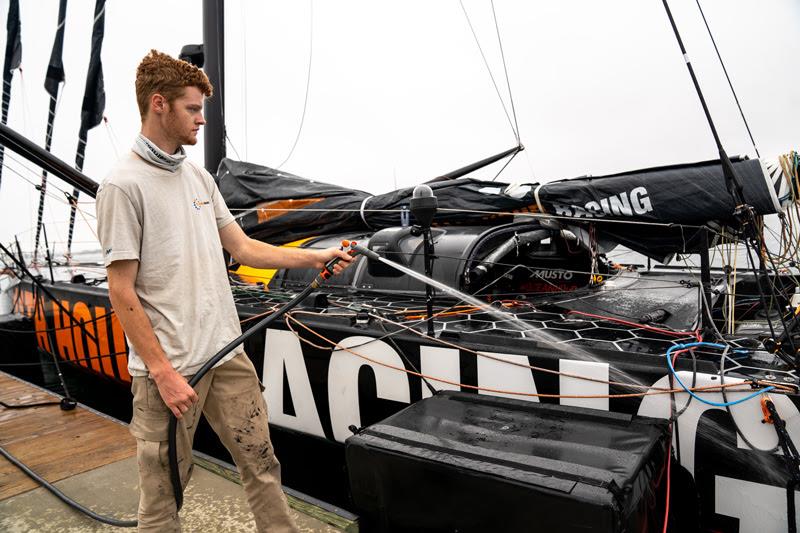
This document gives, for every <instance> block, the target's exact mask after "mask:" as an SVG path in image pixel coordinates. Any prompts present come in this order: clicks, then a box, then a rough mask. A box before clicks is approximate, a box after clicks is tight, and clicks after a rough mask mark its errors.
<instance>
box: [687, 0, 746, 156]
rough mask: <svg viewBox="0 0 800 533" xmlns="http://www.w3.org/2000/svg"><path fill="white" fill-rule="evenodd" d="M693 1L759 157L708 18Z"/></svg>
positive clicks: (698, 0)
mask: <svg viewBox="0 0 800 533" xmlns="http://www.w3.org/2000/svg"><path fill="white" fill-rule="evenodd" d="M695 2H696V3H697V9H699V10H700V16H701V17H703V22H704V23H705V25H706V30H708V36H709V37H710V38H711V43H712V44H713V45H714V51H715V52H717V58H719V64H720V65H721V66H722V71H723V72H724V73H725V79H727V80H728V86H729V87H730V88H731V92H732V93H733V99H734V100H736V107H738V108H739V114H740V115H741V116H742V121H743V122H744V127H745V128H747V135H749V136H750V142H751V143H753V149H754V150H755V151H756V156H757V157H758V158H759V159H760V158H761V154H759V153H758V147H757V146H756V141H755V139H753V133H752V132H751V131H750V125H749V124H748V123H747V119H746V118H745V117H744V111H743V110H742V105H741V104H740V103H739V97H738V96H737V95H736V91H735V90H734V89H733V83H732V82H731V77H730V76H728V69H727V68H725V63H724V62H723V61H722V56H721V55H720V53H719V48H717V41H716V40H715V39H714V35H713V34H712V33H711V28H710V27H709V26H708V20H706V14H705V13H704V12H703V8H702V7H701V6H700V0H695Z"/></svg>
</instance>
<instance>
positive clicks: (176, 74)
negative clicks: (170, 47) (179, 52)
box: [136, 50, 214, 120]
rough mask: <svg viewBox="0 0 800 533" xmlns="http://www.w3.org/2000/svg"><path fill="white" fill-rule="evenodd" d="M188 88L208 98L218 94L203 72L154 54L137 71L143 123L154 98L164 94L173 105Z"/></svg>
mask: <svg viewBox="0 0 800 533" xmlns="http://www.w3.org/2000/svg"><path fill="white" fill-rule="evenodd" d="M186 87H197V88H198V89H200V92H202V93H203V94H204V95H205V96H206V97H210V96H211V95H212V94H214V88H213V87H212V86H211V82H210V81H208V76H206V73H205V72H203V71H202V70H201V69H199V68H197V67H196V66H194V65H192V64H191V63H188V62H186V61H182V60H180V59H175V58H174V57H172V56H170V55H168V54H165V53H163V52H159V51H158V50H150V53H149V54H147V55H146V56H144V59H142V61H141V62H140V63H139V66H138V67H137V68H136V103H137V104H138V105H139V115H141V117H142V120H144V118H145V117H146V116H147V112H148V111H149V109H150V97H151V96H152V95H154V94H156V93H157V94H160V95H162V96H163V97H164V98H166V99H167V102H170V103H171V102H172V101H174V100H175V99H176V98H178V97H179V96H181V95H182V94H183V89H184V88H186Z"/></svg>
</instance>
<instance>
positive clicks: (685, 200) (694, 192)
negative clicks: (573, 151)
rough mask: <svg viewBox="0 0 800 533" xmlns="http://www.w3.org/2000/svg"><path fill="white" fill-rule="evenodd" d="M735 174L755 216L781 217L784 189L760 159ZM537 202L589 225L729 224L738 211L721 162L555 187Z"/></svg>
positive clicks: (741, 164)
mask: <svg viewBox="0 0 800 533" xmlns="http://www.w3.org/2000/svg"><path fill="white" fill-rule="evenodd" d="M733 168H734V171H735V172H736V174H737V176H738V177H739V180H740V181H741V183H742V185H743V187H744V199H745V201H746V202H747V203H748V204H749V205H750V206H752V207H753V208H754V209H755V211H756V213H757V214H759V215H767V214H771V213H777V212H778V211H780V209H781V206H780V204H779V203H778V190H779V188H780V186H781V183H777V184H775V183H772V182H771V181H770V178H769V175H768V173H767V171H766V169H765V168H764V167H763V166H762V163H761V161H760V160H759V159H738V160H735V161H733ZM536 198H537V201H538V205H539V207H540V209H541V211H542V212H545V213H549V214H553V215H556V216H565V217H572V218H577V219H590V220H602V219H606V218H613V219H620V220H637V221H644V222H661V223H672V224H703V223H705V222H707V221H709V220H713V221H722V222H724V221H728V220H731V219H732V215H733V211H734V209H735V208H736V206H735V204H734V201H733V198H732V197H731V195H730V193H729V192H728V189H727V186H726V183H725V178H724V176H723V175H722V166H721V165H720V162H719V161H718V160H717V161H705V162H702V163H692V164H687V165H674V166H669V167H660V168H652V169H646V170H638V171H633V172H625V173H622V174H613V175H609V176H600V177H587V178H576V179H568V180H560V181H553V182H549V183H544V184H542V185H540V186H539V187H538V189H537V191H536Z"/></svg>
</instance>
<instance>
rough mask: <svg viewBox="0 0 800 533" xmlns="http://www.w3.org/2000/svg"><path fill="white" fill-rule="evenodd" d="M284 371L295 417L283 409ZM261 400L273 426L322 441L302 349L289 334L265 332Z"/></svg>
mask: <svg viewBox="0 0 800 533" xmlns="http://www.w3.org/2000/svg"><path fill="white" fill-rule="evenodd" d="M284 369H285V370H286V377H287V381H288V382H289V394H290V395H291V397H292V404H293V405H294V412H295V415H294V416H292V415H287V414H286V413H285V412H284V409H283V393H284V391H283V372H284ZM263 381H264V388H265V390H264V399H265V400H266V401H267V407H268V408H269V420H270V422H272V423H273V424H277V425H279V426H283V427H286V428H289V429H294V430H297V431H302V432H303V433H309V434H311V435H316V436H317V437H322V438H325V433H324V432H323V430H322V423H321V422H320V420H319V413H318V411H317V406H316V403H315V402H314V395H313V394H312V393H311V383H310V382H309V380H308V371H307V369H306V363H305V359H303V348H302V346H300V341H299V340H298V339H297V337H296V336H295V334H294V333H292V332H291V331H280V330H277V329H268V330H267V334H266V340H265V342H264V379H263Z"/></svg>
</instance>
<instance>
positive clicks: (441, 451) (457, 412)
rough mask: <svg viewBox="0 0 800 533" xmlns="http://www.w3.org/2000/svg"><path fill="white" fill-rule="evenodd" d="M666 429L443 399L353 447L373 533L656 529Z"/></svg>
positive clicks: (613, 418) (360, 498)
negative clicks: (399, 532)
mask: <svg viewBox="0 0 800 533" xmlns="http://www.w3.org/2000/svg"><path fill="white" fill-rule="evenodd" d="M668 447H669V443H668V428H667V421H665V420H656V419H651V418H643V417H636V416H630V415H622V414H619V413H610V412H607V411H600V410H593V409H584V408H578V407H568V406H560V405H552V404H541V403H536V402H528V401H523V400H517V399H509V398H498V397H492V396H485V395H478V394H468V393H462V392H450V391H448V392H444V391H443V392H440V393H438V394H437V395H435V396H433V397H432V398H428V399H425V400H422V401H419V402H416V403H414V404H413V405H411V406H410V407H408V408H406V409H404V410H403V411H400V412H399V413H397V414H395V415H393V416H391V417H389V418H387V419H386V420H383V421H382V422H380V423H378V424H374V425H372V426H369V427H367V428H366V429H364V430H362V431H361V432H359V433H358V434H356V435H354V436H353V437H350V438H349V439H347V441H346V452H345V453H346V457H347V469H348V475H349V478H350V488H351V493H352V497H353V501H354V503H355V505H356V507H357V509H358V511H359V514H361V515H362V517H364V518H363V519H364V520H366V521H369V522H371V524H370V525H372V526H373V527H374V528H375V529H376V530H378V531H415V532H416V531H461V532H465V531H476V532H477V531H495V532H496V531H514V532H518V531H528V532H547V533H550V532H553V531H558V532H563V533H568V532H585V531H594V532H639V531H655V530H656V529H655V528H656V526H657V525H659V524H660V521H661V520H663V516H664V513H663V510H662V509H661V502H663V498H662V497H661V496H660V495H658V496H657V494H658V491H659V487H658V483H659V481H661V480H665V479H666V476H664V475H663V472H664V466H665V461H666V454H667V453H668V452H667V450H668Z"/></svg>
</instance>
